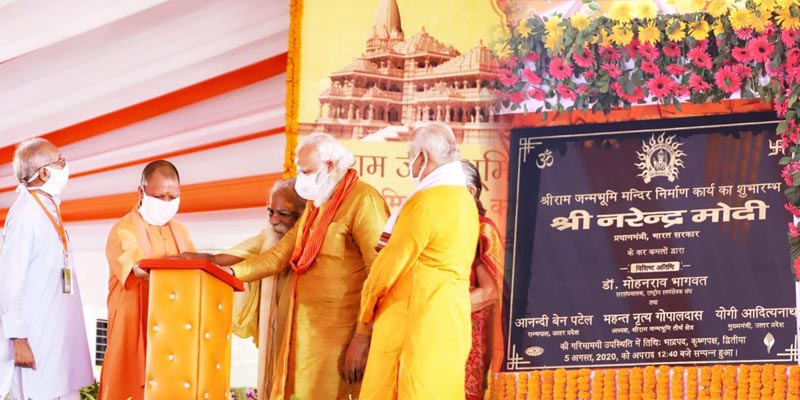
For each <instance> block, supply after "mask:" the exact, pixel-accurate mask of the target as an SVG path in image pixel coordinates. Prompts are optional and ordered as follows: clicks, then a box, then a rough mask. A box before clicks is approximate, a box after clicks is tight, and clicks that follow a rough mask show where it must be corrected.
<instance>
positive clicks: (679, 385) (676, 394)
mask: <svg viewBox="0 0 800 400" xmlns="http://www.w3.org/2000/svg"><path fill="white" fill-rule="evenodd" d="M683 370H684V369H683V367H675V368H673V369H672V378H671V381H670V386H672V390H671V391H672V400H683Z"/></svg>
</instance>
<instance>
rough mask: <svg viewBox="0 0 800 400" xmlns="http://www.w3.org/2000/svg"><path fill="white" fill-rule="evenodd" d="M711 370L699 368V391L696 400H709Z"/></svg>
mask: <svg viewBox="0 0 800 400" xmlns="http://www.w3.org/2000/svg"><path fill="white" fill-rule="evenodd" d="M710 387H711V368H709V367H700V391H699V395H698V399H700V400H710V399H711V391H710V389H709V388H710Z"/></svg>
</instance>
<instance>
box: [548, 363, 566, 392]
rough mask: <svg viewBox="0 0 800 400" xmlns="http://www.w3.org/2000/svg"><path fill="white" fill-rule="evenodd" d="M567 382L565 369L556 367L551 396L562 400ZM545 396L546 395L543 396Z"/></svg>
mask: <svg viewBox="0 0 800 400" xmlns="http://www.w3.org/2000/svg"><path fill="white" fill-rule="evenodd" d="M566 383H567V370H565V369H563V368H562V369H557V370H556V373H555V379H554V381H553V398H554V399H556V400H563V399H564V398H565V393H566V386H567V385H566ZM545 398H547V397H545Z"/></svg>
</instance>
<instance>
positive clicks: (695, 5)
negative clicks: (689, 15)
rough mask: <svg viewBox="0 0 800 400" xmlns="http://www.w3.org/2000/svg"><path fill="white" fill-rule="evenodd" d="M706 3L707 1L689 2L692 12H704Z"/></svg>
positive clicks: (696, 0) (693, 0)
mask: <svg viewBox="0 0 800 400" xmlns="http://www.w3.org/2000/svg"><path fill="white" fill-rule="evenodd" d="M706 3H708V0H692V2H691V7H692V10H705V9H706Z"/></svg>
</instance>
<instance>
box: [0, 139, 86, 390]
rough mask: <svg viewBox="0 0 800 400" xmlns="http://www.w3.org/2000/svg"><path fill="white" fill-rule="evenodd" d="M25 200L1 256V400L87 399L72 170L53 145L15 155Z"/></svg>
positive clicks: (7, 230)
mask: <svg viewBox="0 0 800 400" xmlns="http://www.w3.org/2000/svg"><path fill="white" fill-rule="evenodd" d="M13 167H14V175H15V177H16V178H17V180H18V181H19V182H20V185H19V187H18V188H17V192H18V193H19V196H18V197H17V200H16V201H15V202H14V205H12V206H11V209H10V210H9V212H8V216H7V217H6V222H5V226H4V229H3V252H2V255H0V398H2V397H4V396H5V395H6V394H10V396H11V398H12V399H19V400H22V399H25V400H27V399H35V400H49V399H66V400H79V399H80V396H79V394H78V390H79V389H80V388H82V387H84V386H87V385H90V384H91V383H92V382H93V380H94V378H93V376H92V365H91V358H90V356H89V345H88V343H87V339H86V329H85V325H84V320H83V308H82V305H81V298H80V288H79V287H78V280H77V278H76V275H75V269H74V264H73V260H72V254H71V248H70V241H69V237H68V236H67V232H66V230H65V229H64V222H63V220H62V219H61V210H60V207H59V205H60V203H61V200H60V198H59V196H60V195H61V190H62V189H63V188H64V186H65V185H66V184H67V180H68V179H69V166H68V165H67V162H66V160H65V159H64V157H62V156H61V154H60V153H59V150H58V148H57V147H56V146H54V145H53V144H52V143H50V142H49V141H47V140H45V139H41V138H33V139H28V140H25V141H23V142H22V143H20V144H19V146H17V149H16V151H15V152H14V161H13Z"/></svg>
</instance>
